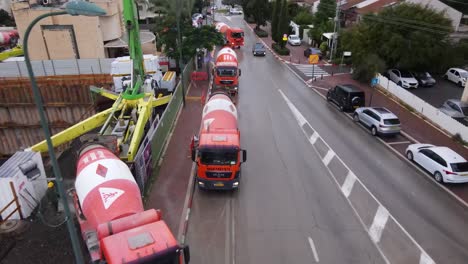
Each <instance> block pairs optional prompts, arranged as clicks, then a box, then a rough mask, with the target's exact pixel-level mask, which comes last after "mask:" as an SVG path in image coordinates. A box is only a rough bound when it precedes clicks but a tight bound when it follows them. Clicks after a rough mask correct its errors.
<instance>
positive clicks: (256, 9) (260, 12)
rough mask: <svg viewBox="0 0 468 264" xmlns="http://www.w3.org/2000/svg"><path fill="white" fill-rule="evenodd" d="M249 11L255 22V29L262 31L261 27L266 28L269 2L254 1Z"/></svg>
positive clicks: (263, 0) (266, 0) (265, 0)
mask: <svg viewBox="0 0 468 264" xmlns="http://www.w3.org/2000/svg"><path fill="white" fill-rule="evenodd" d="M248 6H249V7H248V9H249V10H251V13H252V16H253V18H254V20H255V24H257V25H256V26H255V29H257V30H258V29H260V26H266V19H267V17H268V13H269V10H268V0H253V1H251V2H250V3H249V5H248Z"/></svg>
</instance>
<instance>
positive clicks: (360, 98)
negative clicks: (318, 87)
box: [327, 84, 366, 111]
mask: <svg viewBox="0 0 468 264" xmlns="http://www.w3.org/2000/svg"><path fill="white" fill-rule="evenodd" d="M327 101H329V102H334V103H335V104H337V105H338V107H339V108H340V110H341V111H354V109H356V108H358V107H362V106H365V103H366V96H365V93H364V92H363V91H361V90H360V89H359V88H357V87H356V86H353V85H351V84H340V85H337V86H335V88H333V89H330V90H328V92H327Z"/></svg>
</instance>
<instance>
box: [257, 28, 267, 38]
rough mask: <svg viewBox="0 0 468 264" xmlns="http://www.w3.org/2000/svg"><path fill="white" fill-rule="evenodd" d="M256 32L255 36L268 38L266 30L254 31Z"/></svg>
mask: <svg viewBox="0 0 468 264" xmlns="http://www.w3.org/2000/svg"><path fill="white" fill-rule="evenodd" d="M254 32H255V34H257V36H259V37H261V38H266V37H268V32H266V31H265V30H263V29H254Z"/></svg>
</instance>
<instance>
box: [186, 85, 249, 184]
mask: <svg viewBox="0 0 468 264" xmlns="http://www.w3.org/2000/svg"><path fill="white" fill-rule="evenodd" d="M192 142H193V144H192V161H194V162H196V164H197V175H196V180H197V185H198V187H199V188H204V189H221V190H232V189H236V188H238V187H239V183H240V178H241V164H242V163H243V162H245V161H246V160H247V151H246V150H243V149H241V147H240V132H239V129H238V126H237V110H236V107H235V106H234V104H233V103H232V101H231V99H230V98H229V96H227V95H226V94H224V93H222V92H216V93H213V94H212V95H211V96H210V99H209V100H208V102H207V103H206V105H205V106H204V108H203V116H202V127H201V129H200V134H199V136H198V137H197V136H194V137H193V141H192Z"/></svg>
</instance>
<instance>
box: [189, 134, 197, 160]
mask: <svg viewBox="0 0 468 264" xmlns="http://www.w3.org/2000/svg"><path fill="white" fill-rule="evenodd" d="M197 147H198V137H197V136H195V135H194V136H193V137H192V142H191V143H190V152H191V154H192V161H195V158H196V154H197Z"/></svg>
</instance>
